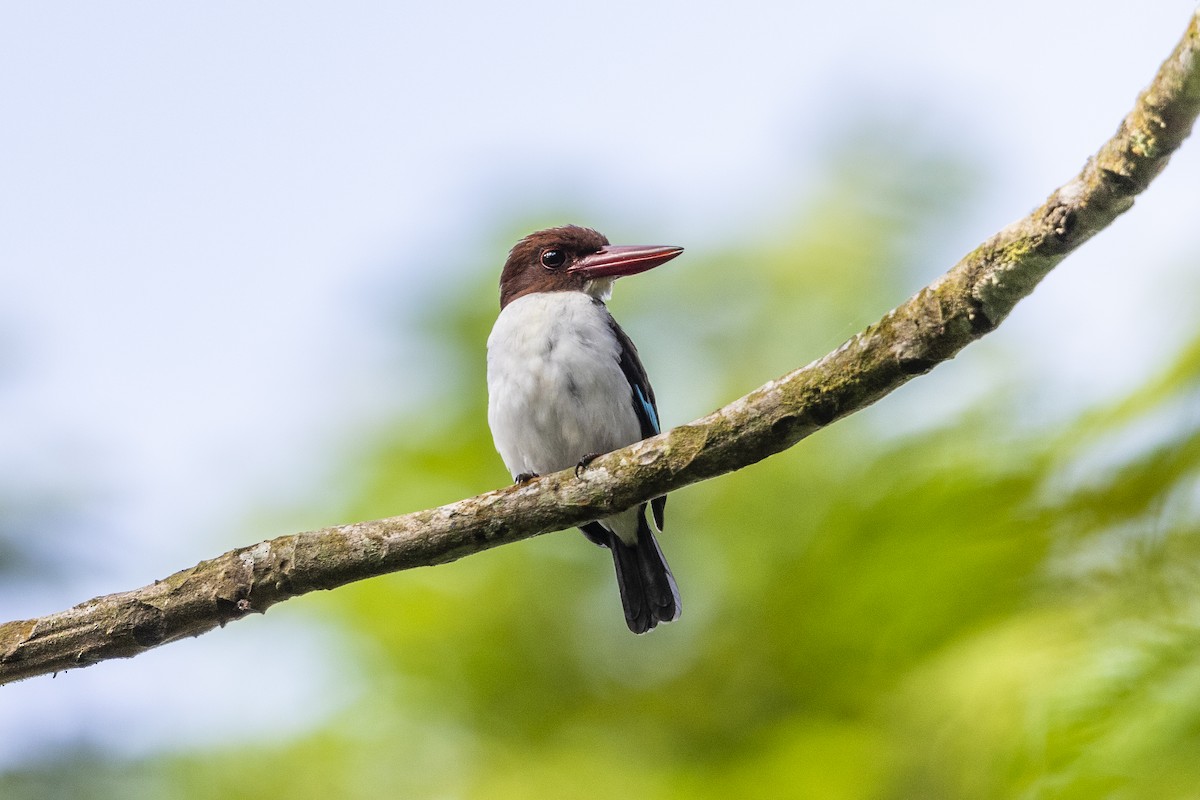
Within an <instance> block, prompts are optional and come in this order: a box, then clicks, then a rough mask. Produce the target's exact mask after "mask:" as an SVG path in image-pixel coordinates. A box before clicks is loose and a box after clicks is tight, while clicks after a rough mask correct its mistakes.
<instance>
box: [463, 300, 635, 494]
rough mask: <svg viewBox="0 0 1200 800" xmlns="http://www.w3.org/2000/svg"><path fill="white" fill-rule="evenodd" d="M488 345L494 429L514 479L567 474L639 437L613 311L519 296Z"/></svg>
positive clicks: (588, 303)
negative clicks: (569, 469)
mask: <svg viewBox="0 0 1200 800" xmlns="http://www.w3.org/2000/svg"><path fill="white" fill-rule="evenodd" d="M487 347H488V357H487V362H488V370H487V373H488V423H489V424H490V425H491V428H492V438H493V439H494V440H495V443H496V449H497V450H498V451H499V452H500V457H501V458H502V459H504V465H505V466H506V467H508V470H509V472H511V473H512V474H513V476H514V477H515V476H516V475H518V474H521V473H525V472H536V473H539V474H544V473H549V472H555V471H557V470H560V469H566V468H567V467H570V466H573V465H574V464H576V463H578V462H579V460H580V459H581V458H583V457H584V456H585V455H588V454H591V453H605V452H608V451H610V450H615V449H616V448H618V447H624V446H625V445H627V444H631V443H633V442H636V441H637V440H639V439H640V438H641V429H640V426H639V424H638V420H637V416H636V414H635V413H634V410H633V401H632V394H631V390H630V387H629V382H628V380H626V378H625V375H624V373H623V372H622V371H621V367H620V358H621V353H620V345H619V343H618V341H617V338H616V337H615V336H614V335H613V333H612V330H611V329H610V327H609V316H608V310H607V309H606V308H605V307H604V306H603V305H602V304H600V303H598V302H597V301H595V300H594V299H593V298H592V297H590V296H589V295H587V294H585V293H583V292H544V293H537V294H528V295H525V296H524V297H519V298H517V299H516V300H514V301H512V302H511V303H509V304H508V305H507V306H506V307H505V308H504V310H503V311H501V312H500V316H499V318H497V320H496V324H495V326H494V327H493V328H492V333H491V336H489V337H488V343H487Z"/></svg>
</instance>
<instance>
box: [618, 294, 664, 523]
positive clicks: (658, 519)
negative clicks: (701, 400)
mask: <svg viewBox="0 0 1200 800" xmlns="http://www.w3.org/2000/svg"><path fill="white" fill-rule="evenodd" d="M608 324H609V327H611V328H612V332H613V335H615V336H616V337H617V342H618V343H619V345H620V347H621V358H620V363H621V372H623V373H625V379H626V380H627V381H629V393H630V396H631V398H632V401H633V413H635V414H637V419H638V424H639V425H641V428H642V438H643V439H648V438H650V437H651V436H654V435H656V434H658V433H659V432H660V431H661V428H660V427H659V424H658V404H657V403H656V402H655V400H654V388H653V387H652V386H651V385H650V378H649V377H647V375H646V368H645V367H643V366H642V360H641V359H640V358H638V351H637V347H635V346H634V344H633V340H631V339H630V338H629V336H628V335H627V334H626V333H625V331H623V330H622V329H621V326H620V325H618V324H617V321H616V320H615V319H613V318H612V315H611V314H610V315H609V317H608ZM666 506H667V498H666V497H665V496H663V497H656V498H654V499H653V500H651V501H650V508H651V510H652V511H653V512H654V524H655V525H657V526H658V529H659V530H660V531H661V530H662V527H663V512H664V511H665V510H666Z"/></svg>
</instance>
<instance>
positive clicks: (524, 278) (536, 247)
mask: <svg viewBox="0 0 1200 800" xmlns="http://www.w3.org/2000/svg"><path fill="white" fill-rule="evenodd" d="M682 252H683V248H682V247H659V246H651V247H643V246H640V245H634V246H629V245H616V246H614V245H611V244H609V243H608V239H607V238H605V236H604V235H603V234H602V233H599V232H598V231H594V230H592V229H591V228H581V227H579V226H577V225H564V226H562V227H561V228H547V229H546V230H544V231H537V232H536V233H531V234H529V235H528V236H526V237H525V238H524V239H522V240H521V241H519V242H517V243H516V245H514V246H513V249H512V250H511V251H509V253H508V260H507V261H506V262H504V271H503V272H501V273H500V308H504V307H505V306H506V305H508V304H509V303H511V302H512V301H513V300H516V299H517V298H518V297H522V296H524V295H527V294H533V293H534V292H569V291H576V292H588V293H589V294H593V295H595V296H597V297H601V298H602V299H603V298H604V297H607V293H608V289H609V287H611V285H612V282H613V281H614V280H616V279H617V278H619V277H621V276H623V275H635V274H637V273H639V272H645V271H646V270H648V269H653V268H654V267H657V266H659V265H660V264H665V263H666V262H668V261H670V260H671V259H672V258H674V257H675V256H677V255H679V254H680V253H682Z"/></svg>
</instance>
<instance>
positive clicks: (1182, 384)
mask: <svg viewBox="0 0 1200 800" xmlns="http://www.w3.org/2000/svg"><path fill="white" fill-rule="evenodd" d="M1192 10H1193V4H1192V3H1191V2H1190V0H1188V1H1187V2H1184V1H1183V0H1161V1H1160V2H1156V3H1153V4H1142V5H1141V6H1140V7H1138V8H1137V10H1136V13H1134V12H1132V11H1131V10H1130V7H1129V5H1128V4H1127V3H1118V2H1115V1H1109V0H1105V1H1104V2H1097V1H1096V0H1065V1H1064V2H1060V3H1054V4H1044V3H1042V2H1034V1H1033V0H1011V1H1010V2H1006V3H1003V4H999V5H996V4H968V3H957V2H951V0H925V1H924V2H914V3H905V4H895V3H886V2H882V0H877V1H876V0H864V1H863V2H860V3H854V4H843V5H841V6H838V5H837V4H830V3H794V4H783V3H774V2H757V1H756V0H749V2H745V3H741V4H737V5H736V6H735V5H729V4H715V3H697V2H690V3H684V2H675V1H674V0H671V1H670V2H655V3H633V2H624V1H619V2H612V3H605V4H601V5H593V6H570V5H567V6H564V5H562V4H555V3H548V2H522V3H518V4H498V5H497V4H484V3H463V2H458V3H455V2H451V3H444V4H426V5H418V4H391V3H380V2H367V1H366V0H364V2H356V3H350V4H332V3H304V4H300V3H294V4H283V3H260V4H245V3H233V2H209V3H203V4H150V3H135V2H112V3H105V4H90V3H78V2H76V3H60V4H52V5H51V4H16V3H8V4H4V5H3V6H0V107H2V108H3V117H4V121H3V123H2V124H0V152H2V153H3V156H0V617H3V618H5V619H13V618H23V617H30V616H35V615H39V614H43V613H49V612H52V611H57V610H60V609H61V608H65V607H66V606H69V605H71V604H73V603H75V602H78V601H81V600H84V599H86V598H88V597H91V596H93V595H96V594H101V593H106V592H110V591H117V590H121V589H127V588H132V587H135V586H140V585H143V584H145V583H148V582H149V581H151V580H152V579H154V578H156V577H161V576H163V575H165V574H168V573H170V572H173V571H175V570H177V569H180V568H182V567H185V566H188V565H190V564H193V563H195V562H196V561H198V560H200V559H202V558H205V557H208V556H211V555H214V554H216V553H218V552H221V551H223V550H225V549H229V548H231V547H235V546H239V545H243V544H247V543H251V542H254V541H257V540H260V539H264V538H269V537H271V536H275V535H279V534H282V533H287V532H292V531H296V530H304V529H311V528H316V527H319V526H323V525H326V524H331V523H335V522H344V521H352V520H357V519H363V518H373V517H380V516H386V515H392V514H398V513H402V512H406V511H411V510H415V509H419V508H425V507H428V506H432V505H435V504H439V503H443V502H449V501H452V500H456V499H459V498H461V497H464V496H468V495H472V494H475V493H478V492H480V491H483V490H486V489H490V488H493V487H495V486H498V485H501V484H503V483H505V482H506V481H507V476H506V474H505V472H504V469H503V467H502V465H501V464H500V461H499V458H498V457H497V456H496V455H495V453H494V452H493V450H492V447H491V442H490V437H489V435H488V432H487V428H486V421H485V404H486V397H485V385H484V349H483V348H484V340H485V338H486V335H487V331H488V329H489V326H490V324H491V321H492V320H493V318H494V315H495V313H496V296H495V294H496V292H495V282H496V278H497V273H498V270H499V267H500V265H501V263H502V262H503V258H504V254H505V252H506V250H507V248H508V247H509V246H510V245H511V244H512V242H514V241H515V240H516V239H517V238H519V237H520V236H521V235H523V234H524V233H526V232H528V231H530V230H532V229H534V228H537V227H540V226H543V225H547V224H560V223H564V222H577V223H580V224H587V225H591V226H594V227H597V228H599V229H600V230H602V231H604V232H605V233H607V234H608V235H609V236H610V238H612V239H613V240H614V241H615V242H624V243H647V244H658V243H661V244H681V245H684V246H686V247H687V253H686V254H685V257H684V258H681V259H679V260H677V261H675V262H672V264H670V265H669V266H668V267H666V268H664V269H662V270H657V271H655V272H653V273H650V274H647V275H644V276H641V277H638V278H636V279H633V280H629V281H624V282H622V283H621V284H620V285H619V286H618V287H617V292H616V296H615V298H614V300H613V302H612V304H611V305H612V308H613V310H614V313H615V314H616V315H617V316H618V318H619V319H620V320H621V321H622V323H623V324H624V325H625V327H626V328H627V329H628V330H629V331H630V333H631V335H632V336H633V338H634V340H635V341H637V342H638V343H639V345H640V349H641V352H642V355H643V358H644V360H645V362H646V364H647V367H648V369H649V371H650V373H651V375H652V376H653V377H654V380H655V386H656V390H657V393H658V396H659V402H660V406H661V411H662V415H663V418H664V422H665V424H668V425H674V424H678V423H681V422H685V421H688V420H690V419H692V418H694V417H696V416H699V415H701V414H703V413H705V412H707V411H709V410H711V409H713V408H715V407H717V406H719V405H721V404H723V403H725V402H727V401H729V400H731V399H733V398H735V397H737V396H739V395H740V394H743V393H744V392H746V391H748V390H749V389H751V388H753V387H755V386H757V385H758V384H760V383H762V382H764V381H766V380H767V379H769V378H772V377H775V376H776V375H778V374H780V373H782V372H785V371H787V370H788V369H791V368H793V367H795V366H798V365H800V364H802V363H805V362H807V361H809V360H810V359H812V358H815V357H817V356H820V355H822V354H824V353H825V352H827V351H828V350H830V349H832V348H834V347H836V346H837V345H838V344H840V343H841V342H842V341H843V340H845V339H846V338H848V337H849V336H850V335H852V334H853V333H854V332H855V331H856V330H858V329H859V328H860V327H862V326H863V325H865V324H867V323H869V322H871V321H872V320H874V319H876V318H878V317H879V316H880V315H882V314H883V313H884V312H886V311H887V309H889V308H891V307H892V306H894V305H896V304H897V303H899V302H901V301H903V300H904V299H905V298H907V297H908V296H909V295H910V294H912V293H913V292H914V291H915V290H916V289H917V288H919V287H920V286H922V285H924V284H925V283H927V282H929V281H930V280H932V279H933V278H934V277H936V276H937V275H938V274H940V273H941V272H943V271H945V269H947V268H948V267H949V266H950V265H951V264H952V263H953V262H954V261H955V260H956V259H957V258H958V257H959V256H960V255H961V254H963V253H965V252H967V251H968V250H970V249H971V248H972V247H974V246H975V245H976V244H977V243H978V242H979V241H980V240H982V239H983V238H984V237H986V236H988V235H990V234H991V233H992V232H994V231H995V230H996V229H998V228H999V227H1000V226H1002V225H1003V224H1005V223H1007V222H1009V221H1010V220H1012V219H1015V218H1016V217H1018V216H1021V215H1023V214H1024V213H1026V212H1027V211H1028V210H1029V209H1030V208H1032V207H1034V206H1036V205H1037V204H1038V203H1040V202H1041V200H1042V199H1043V198H1044V197H1045V195H1046V194H1047V193H1048V192H1049V191H1050V190H1052V189H1053V188H1054V187H1055V186H1057V185H1058V184H1059V183H1060V182H1062V181H1063V180H1065V179H1067V178H1068V177H1070V176H1071V175H1072V174H1074V172H1075V171H1076V170H1077V169H1078V168H1079V167H1080V166H1081V164H1082V162H1083V159H1084V158H1085V157H1086V156H1087V155H1088V154H1089V153H1091V152H1092V151H1093V150H1094V149H1095V148H1096V146H1098V145H1099V144H1100V143H1101V142H1102V141H1103V140H1104V139H1105V138H1106V137H1107V136H1108V135H1110V134H1111V133H1112V131H1114V130H1115V128H1116V126H1117V123H1118V121H1119V120H1120V118H1121V117H1122V116H1123V115H1124V114H1125V113H1126V111H1127V110H1128V109H1129V108H1130V107H1131V104H1132V101H1133V99H1134V97H1135V95H1136V93H1137V92H1138V91H1139V90H1140V89H1141V88H1142V87H1143V86H1144V85H1145V84H1146V82H1147V81H1148V80H1149V79H1150V77H1151V76H1152V74H1153V73H1154V70H1155V69H1156V68H1157V66H1158V64H1159V63H1160V62H1161V61H1162V59H1163V58H1164V57H1165V56H1166V55H1167V54H1168V53H1169V52H1170V50H1171V48H1172V47H1173V46H1174V44H1175V42H1176V41H1177V40H1178V37H1179V36H1180V35H1181V33H1182V31H1183V29H1184V27H1185V26H1186V23H1187V20H1188V16H1189V14H1190V13H1191V12H1192ZM1198 176H1200V143H1197V142H1194V141H1193V142H1189V143H1187V144H1186V145H1185V146H1184V149H1183V150H1182V151H1181V152H1180V153H1179V154H1178V155H1177V156H1176V157H1175V160H1174V161H1173V162H1172V164H1171V165H1170V167H1169V169H1168V170H1167V171H1166V172H1165V173H1164V174H1163V175H1162V176H1161V177H1160V179H1159V180H1158V181H1157V182H1156V183H1155V184H1154V185H1153V186H1152V187H1151V189H1150V190H1149V192H1148V193H1147V194H1146V195H1144V196H1143V198H1142V199H1140V200H1139V201H1138V203H1137V205H1136V206H1135V208H1134V209H1133V210H1132V211H1131V212H1129V213H1128V214H1127V215H1125V216H1124V217H1122V218H1121V219H1120V220H1118V221H1117V223H1116V224H1115V225H1114V226H1113V227H1112V228H1111V229H1110V230H1108V231H1105V232H1104V233H1102V234H1101V235H1100V236H1099V237H1097V238H1096V239H1095V240H1093V241H1092V242H1090V243H1088V244H1087V245H1086V246H1085V247H1084V248H1083V249H1082V250H1081V251H1080V252H1079V253H1077V254H1075V255H1073V256H1072V257H1071V258H1070V259H1068V260H1067V261H1066V262H1065V263H1064V264H1063V265H1062V266H1061V267H1060V268H1059V269H1058V270H1056V271H1055V273H1054V274H1052V275H1051V276H1050V277H1049V278H1048V279H1047V280H1046V282H1045V283H1044V285H1043V286H1041V287H1040V288H1039V289H1038V290H1037V291H1036V292H1035V294H1034V295H1033V296H1032V297H1031V298H1029V299H1028V300H1027V301H1025V302H1024V303H1022V304H1021V305H1020V306H1019V307H1018V309H1017V310H1016V312H1015V313H1014V314H1013V315H1012V317H1011V318H1010V319H1009V320H1008V321H1007V322H1006V323H1005V324H1004V325H1003V326H1002V327H1001V328H1000V329H999V330H998V331H997V332H996V333H995V334H994V335H992V336H990V337H989V338H988V339H986V340H985V341H983V342H981V343H979V344H977V345H975V346H973V347H971V348H969V349H968V350H967V351H966V352H964V353H963V354H961V355H960V356H959V357H958V359H956V360H955V361H954V362H952V363H950V364H947V365H944V366H942V367H939V368H938V369H937V370H936V371H935V372H934V373H932V374H930V375H928V376H925V377H922V378H920V379H918V380H916V381H914V382H913V383H911V384H910V385H909V386H907V387H905V388H904V389H902V390H901V391H899V392H897V393H895V394H894V395H892V396H890V397H888V398H887V399H885V400H884V401H883V402H881V403H880V404H878V405H877V406H876V407H874V408H872V409H869V410H867V411H866V412H864V413H861V414H858V415H856V416H854V417H853V418H850V419H847V420H845V421H843V422H841V423H839V424H837V425H836V426H833V427H832V428H831V429H829V430H827V431H823V432H821V433H820V434H819V435H817V436H814V437H813V438H811V439H810V440H808V441H805V442H804V443H802V444H801V445H800V446H799V447H797V448H795V449H793V450H792V451H789V452H787V453H785V454H783V455H781V456H778V457H776V458H773V459H771V460H770V461H768V462H765V463H762V464H759V465H756V466H754V467H752V468H750V469H747V470H744V471H742V472H739V473H736V474H733V475H729V476H726V477H723V478H721V479H718V480H715V481H711V482H708V483H705V484H703V485H699V486H695V487H692V488H690V489H688V490H685V491H681V492H679V493H677V495H675V496H674V498H673V500H672V503H671V514H670V524H669V527H668V531H667V533H666V534H665V535H664V537H663V545H664V548H665V550H666V551H667V553H668V555H669V558H670V560H671V563H672V566H673V568H674V571H675V574H676V576H677V577H678V579H679V583H680V586H681V587H682V591H683V594H684V604H685V614H684V617H683V619H682V620H681V621H680V622H679V623H677V624H674V625H670V626H666V627H664V628H661V629H659V630H657V631H655V632H654V633H653V634H652V635H649V636H645V637H638V638H635V637H633V636H631V635H629V634H628V632H627V631H626V630H625V627H624V623H623V621H622V617H621V613H620V607H619V603H618V601H617V597H616V592H615V587H614V583H613V579H612V575H611V574H610V573H611V569H612V568H611V564H610V561H609V559H608V557H607V556H606V555H605V554H604V553H603V552H601V551H598V550H596V549H595V548H594V547H592V546H591V545H589V544H587V543H586V542H585V541H584V540H583V539H582V537H580V536H578V535H576V534H574V533H563V534H556V535H549V536H544V537H540V538H539V539H537V540H534V541H528V542H524V543H521V544H518V545H514V546H510V547H505V548H501V549H500V550H498V551H495V552H489V553H486V554H482V555H478V556H474V557H471V558H468V559H465V560H464V561H461V562H459V563H455V564H451V565H447V566H442V567H438V568H435V569H429V570H420V571H416V572H412V573H406V574H398V575H393V576H388V577H384V578H379V579H375V580H371V581H367V582H364V583H361V584H356V585H353V586H350V587H346V588H343V589H341V590H338V591H336V592H331V593H325V594H321V595H319V596H306V597H303V598H299V599H296V600H293V601H291V602H289V603H286V604H284V605H283V606H279V607H277V608H275V609H273V610H272V611H271V612H270V613H269V614H267V615H265V616H263V617H256V618H253V619H247V620H245V621H241V622H238V623H237V624H236V625H232V626H230V627H228V628H226V629H224V630H220V631H217V632H214V633H211V634H209V635H206V636H204V637H202V638H200V639H196V640H189V641H185V642H179V643H175V644H172V645H169V646H167V647H164V648H161V649H159V650H157V651H154V652H151V653H149V654H146V655H144V656H141V657H139V658H137V659H133V660H130V661H125V662H112V663H105V664H102V665H99V666H96V667H93V668H90V669H87V670H82V671H72V672H68V673H66V674H60V675H58V676H56V677H55V678H49V677H47V678H39V679H34V680H29V681H25V682H22V683H19V684H15V685H10V686H6V687H3V688H2V689H0V797H4V798H18V799H20V798H45V797H54V798H57V797H73V798H75V797H78V798H140V797H148V798H218V797H219V798H230V797H285V796H286V797H292V798H309V797H312V798H317V797H320V798H325V797H345V798H359V797H363V798H366V797H372V798H374V797H436V798H455V797H463V798H504V797H556V798H557V797H562V798H568V797H613V796H637V797H642V798H654V797H664V798H665V797H688V798H693V797H696V798H702V797H714V798H716V797H719V798H726V797H747V798H751V797H771V798H775V797H814V798H911V797H927V798H985V797H1027V798H1034V797H1038V798H1040V797H1078V798H1094V797H1102V796H1103V797H1116V798H1135V797H1137V798H1140V797H1146V798H1151V797H1152V798H1163V797H1195V796H1196V793H1197V791H1198V790H1197V787H1198V786H1200V659H1197V652H1198V650H1200V647H1198V643H1200V588H1198V587H1200V582H1198V579H1200V484H1198V482H1197V475H1198V469H1200V326H1198V325H1197V322H1196V319H1197V314H1198V313H1200V279H1198V278H1197V274H1198V273H1197V266H1198V265H1200V227H1198V226H1197V225H1196V221H1197V220H1198V219H1200V197H1198V194H1197V191H1196V186H1197V185H1198Z"/></svg>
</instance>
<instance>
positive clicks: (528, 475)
mask: <svg viewBox="0 0 1200 800" xmlns="http://www.w3.org/2000/svg"><path fill="white" fill-rule="evenodd" d="M537 477H540V476H539V475H538V474H537V473H536V472H522V473H521V474H520V475H518V476H517V477H516V481H517V483H518V484H525V483H529V482H530V481H531V480H533V479H534V478H537Z"/></svg>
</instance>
